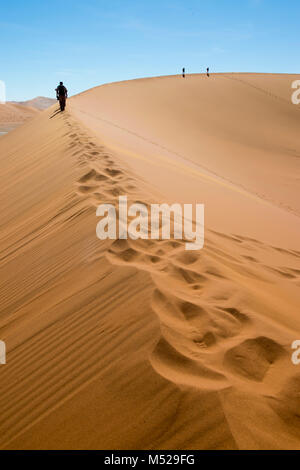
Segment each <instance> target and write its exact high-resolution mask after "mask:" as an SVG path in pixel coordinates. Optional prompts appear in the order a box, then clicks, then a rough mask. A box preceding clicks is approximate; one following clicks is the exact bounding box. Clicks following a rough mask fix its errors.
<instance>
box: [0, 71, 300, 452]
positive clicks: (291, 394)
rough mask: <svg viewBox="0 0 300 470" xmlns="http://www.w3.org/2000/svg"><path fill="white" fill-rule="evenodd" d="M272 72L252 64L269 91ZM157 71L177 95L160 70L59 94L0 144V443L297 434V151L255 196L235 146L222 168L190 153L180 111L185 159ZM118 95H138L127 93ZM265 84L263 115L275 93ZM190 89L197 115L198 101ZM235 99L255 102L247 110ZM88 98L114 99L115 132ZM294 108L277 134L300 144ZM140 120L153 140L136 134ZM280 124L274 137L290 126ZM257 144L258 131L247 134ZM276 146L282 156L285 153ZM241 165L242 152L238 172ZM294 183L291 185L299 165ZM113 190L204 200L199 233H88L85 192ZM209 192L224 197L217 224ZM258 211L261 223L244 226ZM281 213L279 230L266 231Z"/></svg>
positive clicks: (104, 197) (201, 444) (278, 441)
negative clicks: (235, 160) (191, 238)
mask: <svg viewBox="0 0 300 470" xmlns="http://www.w3.org/2000/svg"><path fill="white" fill-rule="evenodd" d="M190 78H191V84H190V86H191V87H192V91H193V93H194V92H195V85H197V87H199V88H201V93H206V92H207V87H209V86H216V83H214V84H213V85H211V83H210V82H209V83H208V82H207V81H204V80H203V77H198V76H196V77H190ZM273 78H274V77H268V76H267V77H260V76H259V77H255V80H262V79H263V80H264V84H266V82H267V84H268V89H269V90H270V93H271V92H272V93H273V89H275V90H276V88H278V86H279V88H280V87H281V85H280V84H278V81H277V79H276V77H275V83H274V82H273ZM248 79H249V80H252V79H253V77H248ZM281 79H283V77H280V83H281ZM216 80H217V78H216ZM231 83H232V81H230V86H231V87H233V89H235V88H234V85H232V84H231ZM284 83H285V82H284ZM286 83H287V82H286ZM165 85H166V86H167V87H168V88H170V89H173V90H176V96H177V95H178V93H179V92H180V90H181V89H180V87H181V86H183V85H182V81H180V82H178V77H169V78H163V79H153V80H144V81H135V82H132V83H131V82H127V83H121V84H114V85H109V86H105V87H100V88H98V89H94V90H91V91H88V92H86V93H83V94H82V95H79V96H78V97H75V98H73V99H72V100H70V107H69V108H68V110H67V111H66V113H64V114H60V113H57V111H56V107H55V106H54V107H52V108H51V109H49V110H47V111H45V112H44V113H43V114H42V115H40V116H39V118H38V119H33V120H32V121H31V122H28V123H26V124H25V125H24V126H22V127H21V128H20V129H18V130H17V131H15V132H14V134H13V135H8V136H6V137H5V139H3V141H2V142H0V149H1V154H3V155H7V157H8V158H5V159H1V170H2V171H1V174H2V175H3V184H2V188H1V193H2V194H1V197H2V200H4V207H3V209H4V210H3V213H4V215H3V219H2V224H3V225H2V230H1V254H0V256H1V274H2V276H1V279H3V282H1V285H0V293H1V313H0V338H1V339H3V340H5V341H6V343H7V346H8V364H9V367H5V368H1V369H0V374H1V384H0V397H1V398H0V409H1V425H0V427H1V438H0V446H1V448H5V449H11V448H14V449H24V448H47V449H49V448H52V449H53V448H54V449H56V448H58V449H59V448H66V447H67V448H73V449H76V448H103V449H109V448H116V449H133V448H143V449H155V448H161V449H167V448H174V449H197V448H199V449H235V448H239V449H249V448H253V449H268V448H272V449H280V448H289V449H293V448H295V449H298V448H299V447H300V444H299V437H298V436H299V413H298V409H299V397H298V394H297V387H298V381H299V380H298V379H299V372H298V370H297V367H295V366H294V365H293V364H292V362H291V349H290V348H291V343H292V341H294V340H295V339H297V338H296V337H297V335H299V331H300V320H299V318H298V315H297V311H298V309H299V305H300V293H299V292H300V291H299V286H300V261H299V260H300V251H299V244H298V240H299V218H298V215H297V210H298V207H297V200H296V198H295V200H293V198H292V191H291V189H289V191H285V190H284V189H282V188H284V183H285V182H286V181H287V175H291V174H292V172H293V171H294V170H295V168H296V163H295V162H294V160H293V159H290V158H288V159H287V161H286V163H285V165H284V166H283V168H282V170H283V171H282V179H280V177H279V175H277V176H276V177H277V180H276V182H278V185H279V186H278V192H277V193H275V192H274V193H273V192H272V191H274V189H272V187H271V186H272V185H271V183H272V180H273V181H274V179H273V176H274V175H273V174H272V171H273V169H272V170H271V175H270V176H269V179H267V181H266V184H265V186H266V188H267V192H268V194H267V199H268V198H269V197H271V196H272V198H273V196H274V198H275V194H276V198H277V199H276V201H275V203H274V204H269V201H268V200H267V201H265V199H264V198H263V194H262V192H263V189H264V186H263V184H262V181H260V182H259V183H257V184H258V186H257V188H255V190H257V192H258V194H257V195H256V197H253V194H252V191H254V188H253V187H251V184H253V183H252V182H251V181H250V184H249V182H248V181H247V180H246V176H245V174H243V173H242V174H241V180H242V183H241V185H242V186H243V191H237V190H236V188H237V186H238V185H239V184H240V183H239V181H238V179H237V173H236V168H235V167H234V165H233V166H232V165H229V167H228V165H227V157H228V159H229V160H230V158H231V156H230V155H227V154H226V155H225V157H224V161H223V160H220V156H219V155H216V159H218V160H219V163H220V165H219V168H218V172H217V173H218V174H216V172H215V167H214V165H215V161H214V160H209V159H207V160H206V161H203V162H202V161H201V160H200V161H199V156H198V157H197V158H198V161H197V160H196V154H197V151H196V150H193V148H194V149H197V145H199V142H200V145H203V142H202V140H201V139H199V138H197V140H196V142H194V143H193V142H192V136H191V134H190V130H189V121H188V122H187V123H186V124H187V127H186V128H184V127H183V128H182V130H181V132H182V134H186V135H187V136H188V137H187V138H186V139H187V141H186V143H187V146H188V150H189V155H190V156H191V157H192V159H194V162H192V163H195V164H196V165H197V164H200V165H202V163H203V165H204V166H205V171H203V170H202V171H201V172H199V171H198V170H197V171H194V167H193V165H192V164H191V163H189V162H187V161H184V160H183V159H182V158H181V150H180V149H179V153H178V154H176V155H174V154H173V153H171V152H170V151H168V150H166V149H167V148H168V147H169V144H170V142H169V141H168V139H169V138H170V136H174V139H175V143H173V145H175V146H176V145H177V144H178V145H180V142H179V140H178V138H177V137H176V136H175V134H174V126H176V125H179V124H178V123H179V122H180V123H181V126H183V125H184V123H185V120H184V118H186V116H187V115H185V110H184V108H183V110H182V113H183V115H181V116H180V117H178V115H177V114H175V118H176V119H175V120H174V119H173V120H172V119H171V118H170V119H171V121H169V120H167V117H166V116H165V115H164V113H165V112H166V110H165V108H164V107H162V110H161V113H162V118H161V119H162V120H164V121H165V122H166V126H165V129H162V130H160V131H159V130H158V128H159V126H160V125H161V123H160V122H158V123H157V122H156V120H157V108H156V106H157V103H158V101H159V100H158V99H157V94H158V97H159V99H161V94H165V92H166V88H165ZM186 85H187V82H185V84H184V86H186ZM217 85H218V84H217ZM253 85H255V87H256V85H257V84H256V83H254V84H253ZM244 86H245V85H244V84H242V90H244ZM127 87H129V90H128V89H127ZM250 88H251V89H252V88H253V87H250ZM107 90H109V92H108V96H106V91H107ZM110 90H112V91H113V93H114V96H113V97H112V94H111V91H110ZM134 90H136V93H137V96H135V95H133V91H134ZM246 90H247V87H246ZM253 90H254V91H253V92H254V93H259V94H261V91H257V90H256V89H255V88H253ZM280 90H281V94H282V96H283V97H284V93H283V91H284V88H280ZM215 91H216V90H215ZM127 93H129V95H127ZM144 93H147V94H149V95H150V96H151V99H152V102H153V104H152V107H153V108H151V105H150V103H146V104H147V105H148V106H149V108H147V109H148V111H149V113H148V114H147V116H146V118H147V119H148V120H149V119H150V117H151V116H152V121H151V123H150V124H151V125H150V124H149V123H144V122H143V121H141V120H140V118H141V114H140V113H141V110H140V102H141V101H140V97H141V96H143V97H144V100H145V94H144ZM184 93H187V91H186V90H185V91H184ZM188 93H190V92H188ZM226 93H228V90H227V92H226ZM239 93H244V92H243V91H241V90H239ZM276 93H277V94H278V90H277V91H276ZM128 96H130V97H131V98H130V99H131V101H132V108H131V109H130V108H129V107H128V106H125V104H126V100H127V99H128ZM133 96H134V98H133ZM264 96H265V97H266V98H265V101H264V102H263V106H264V107H265V108H266V110H265V115H266V116H269V115H270V113H271V112H272V113H273V111H274V110H273V101H272V99H273V98H272V96H271V95H270V96H269V95H266V94H264ZM270 97H271V98H270ZM173 98H174V99H175V97H174V95H173ZM244 98H245V99H249V96H248V95H247V93H246V94H245V96H244ZM252 98H253V97H252V91H251V93H250V99H252ZM185 99H186V96H185ZM260 99H261V98H260ZM260 99H259V100H258V101H259V102H260ZM269 99H271V104H270V106H271V111H269V110H268V107H269ZM106 100H107V101H106ZM167 100H170V96H169V95H168V96H167ZM233 100H234V99H233ZM278 101H279V102H280V100H278ZM213 103H214V102H212V103H211V106H212V105H213ZM108 104H109V106H110V107H109V108H108V107H106V106H108ZM143 104H144V106H145V101H144V102H143ZM187 104H188V105H189V106H190V108H189V112H188V114H191V115H192V121H194V120H195V119H196V120H198V121H197V122H198V125H199V119H200V122H202V117H201V116H200V118H199V116H198V117H197V116H195V114H193V113H195V109H194V108H193V105H192V104H191V102H189V101H187ZM121 105H122V106H121ZM181 105H182V103H181ZM120 106H121V110H120V109H119V108H120ZM224 106H225V105H224ZM280 106H281V104H280ZM282 106H284V107H285V106H287V103H284V104H282ZM289 106H290V108H289V109H290V114H289V117H288V121H289V122H294V120H295V119H298V118H296V117H295V116H296V113H297V112H298V111H294V109H293V107H292V105H289ZM83 108H85V110H84V111H83ZM124 110H126V113H124ZM85 111H87V114H86V113H85ZM280 111H281V108H280V109H279V110H278V109H277V114H276V115H275V118H274V119H275V123H276V120H277V121H278V122H277V124H276V125H277V126H278V127H280V125H282V122H281V121H280V118H279V117H278V113H280ZM197 112H198V108H197ZM201 112H202V111H201ZM220 112H221V114H222V113H225V109H221V110H220ZM244 112H245V113H246V115H247V116H248V117H249V113H250V117H251V116H252V109H250V111H249V110H248V111H244ZM99 113H101V116H102V114H103V113H107V119H108V120H111V119H112V121H113V122H114V124H115V127H114V129H118V130H114V131H113V133H112V131H108V127H106V125H105V124H103V120H102V118H101V119H99ZM114 113H115V115H114ZM118 113H119V114H118ZM117 114H118V115H117ZM124 114H126V115H125V116H124V120H126V121H127V124H126V126H127V128H128V127H129V128H130V129H131V130H132V133H135V134H137V136H135V137H133V140H131V138H130V139H128V133H127V134H125V133H124V132H123V130H122V129H120V127H123V122H122V119H123V115H124ZM116 115H117V116H116ZM233 117H234V118H236V115H235V113H233V116H232V115H231V118H233ZM146 118H145V119H146ZM175 121H176V122H175ZM170 122H171V124H169V123H170ZM296 124H298V121H296ZM296 124H295V126H293V128H292V130H291V131H289V132H290V133H289V134H288V136H287V137H286V141H287V142H288V143H291V142H293V145H296V136H294V134H293V132H296V130H297V125H296ZM238 125H239V124H238V122H236V126H237V128H238V129H239V130H240V132H241V134H242V133H243V131H244V130H243V129H240V128H239V127H238ZM103 126H104V127H103ZM169 126H170V127H169ZM142 127H143V129H141V128H142ZM37 128H38V129H39V133H38V134H37V133H36V132H35V130H36V129H37ZM146 131H147V132H146ZM156 132H157V134H156ZM199 132H201V137H203V136H204V134H205V133H204V131H203V130H199ZM218 132H219V131H216V142H215V143H214V150H216V149H218V148H219V145H220V143H219V142H218ZM228 132H229V131H228ZM248 132H249V135H250V131H249V130H248ZM147 133H148V134H147ZM140 135H142V136H145V135H147V141H151V140H152V139H153V141H155V142H157V143H158V144H159V145H160V151H159V152H156V151H155V150H154V149H153V146H151V145H150V146H149V145H148V142H146V141H145V140H144V141H143V143H141V139H140ZM255 138H256V134H254V135H253V139H254V140H255ZM210 139H211V138H210V137H209V138H208V137H207V140H206V145H207V146H208V147H209V145H208V142H209V143H211V140H210ZM226 139H227V140H228V139H229V134H227V136H226ZM276 139H277V140H276V142H275V144H276V145H277V144H278V145H279V140H280V139H282V140H284V137H280V138H279V137H278V136H276ZM220 140H221V143H222V144H224V140H223V137H221V138H220ZM20 141H22V143H23V144H22V146H20V145H19V143H18V142H20ZM260 143H261V136H260V135H259V136H258V137H257V141H256V143H255V145H253V146H252V148H254V147H255V146H256V147H259V145H260ZM171 144H172V142H171ZM275 144H273V145H275ZM269 145H270V141H269V140H268V139H267V144H265V145H264V146H263V149H261V150H260V151H259V155H260V156H261V157H263V156H264V153H263V152H264V151H265V152H266V153H267V157H265V158H266V161H265V162H263V163H262V166H263V165H266V167H267V163H268V161H269V160H268V159H269V153H270V150H269ZM225 148H226V150H227V151H228V148H229V147H225ZM230 148H232V149H236V147H235V146H234V145H233V146H232V147H230ZM239 148H240V147H239ZM164 149H165V150H164ZM163 150H164V152H163V153H161V152H162V151H163ZM298 150H300V149H299V148H298V147H296V148H295V152H297V151H298ZM198 151H199V148H198ZM193 152H194V153H193ZM184 153H186V152H184ZM279 153H280V152H279ZM247 155H248V154H247ZM204 160H205V158H204ZM280 162H282V155H281V157H280V158H279V159H278V161H277V163H276V165H278V168H279V163H280ZM256 163H257V162H256ZM247 164H248V161H247V159H245V166H246V169H247V170H248V168H247ZM251 165H252V163H251V162H250V164H249V167H251ZM158 167H159V168H160V174H159V175H157V168H158ZM197 168H198V167H197ZM239 168H240V167H239ZM225 169H226V171H225ZM223 170H224V173H222V171H223ZM154 175H155V177H154ZM291 181H292V188H293V189H295V188H297V184H296V181H294V176H293V177H292V180H291ZM178 182H180V184H179V183H178ZM163 183H164V184H163ZM174 185H175V187H174ZM176 185H177V186H176ZM179 188H180V192H179ZM281 189H282V192H281V191H280V190H281ZM248 190H249V191H248ZM122 194H126V195H127V196H128V200H129V204H130V203H133V202H142V203H144V204H146V205H149V204H151V203H153V202H169V201H173V200H174V197H175V196H176V197H177V200H179V201H180V202H193V201H194V200H197V201H198V202H205V203H206V205H207V206H208V208H207V209H206V210H207V212H209V211H210V210H211V211H212V212H213V214H212V215H211V216H208V218H207V222H206V238H205V248H204V249H203V250H202V251H199V252H187V251H186V250H185V249H184V241H178V240H165V241H160V240H138V241H133V240H130V239H129V240H116V241H109V240H107V241H102V242H101V241H99V240H98V239H97V238H96V234H95V228H96V223H97V218H96V216H95V211H96V207H97V206H98V204H100V203H113V204H116V203H117V200H118V197H119V195H122ZM295 194H297V193H295ZM295 194H294V197H295ZM199 197H201V200H200V201H199ZM220 199H222V200H223V201H225V205H226V204H227V205H228V206H230V204H232V213H228V220H226V223H225V222H224V218H223V216H222V211H223V210H224V207H223V206H221V207H220V205H218V201H219V200H220ZM261 199H263V204H262V203H261ZM265 202H267V203H265ZM290 205H291V209H292V210H290ZM216 206H217V208H216ZM237 214H238V216H239V218H240V220H238V221H237V220H236V219H237ZM275 216H276V224H275V223H274V221H273V218H274V217H275ZM253 220H256V221H261V222H262V223H261V225H260V224H259V223H257V225H255V226H253ZM278 224H279V225H280V226H281V227H285V230H284V231H283V233H279V234H278V233H272V232H273V231H274V227H278ZM221 225H222V226H223V228H222V227H221V228H222V229H220V226H221ZM239 227H240V230H239ZM267 227H268V228H269V231H270V232H271V233H269V231H267V233H266V228H267ZM245 233H246V234H247V235H245Z"/></svg>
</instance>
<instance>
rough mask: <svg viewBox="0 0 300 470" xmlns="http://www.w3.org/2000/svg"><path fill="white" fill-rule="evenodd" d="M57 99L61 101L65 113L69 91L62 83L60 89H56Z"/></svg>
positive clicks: (61, 108) (61, 107)
mask: <svg viewBox="0 0 300 470" xmlns="http://www.w3.org/2000/svg"><path fill="white" fill-rule="evenodd" d="M55 91H56V98H57V100H58V101H59V105H60V110H61V111H64V110H65V107H66V99H67V98H68V90H67V89H66V87H65V86H64V84H63V82H60V83H59V85H58V87H57V88H55Z"/></svg>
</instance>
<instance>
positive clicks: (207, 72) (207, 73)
mask: <svg viewBox="0 0 300 470" xmlns="http://www.w3.org/2000/svg"><path fill="white" fill-rule="evenodd" d="M206 75H207V76H208V77H209V67H207V69H206Z"/></svg>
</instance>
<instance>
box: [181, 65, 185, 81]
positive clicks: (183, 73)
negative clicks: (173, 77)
mask: <svg viewBox="0 0 300 470" xmlns="http://www.w3.org/2000/svg"><path fill="white" fill-rule="evenodd" d="M184 77H185V68H184V67H183V69H182V78H184Z"/></svg>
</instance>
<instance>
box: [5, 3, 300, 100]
mask: <svg viewBox="0 0 300 470" xmlns="http://www.w3.org/2000/svg"><path fill="white" fill-rule="evenodd" d="M299 18H300V3H299V0H297V1H296V0H288V1H285V0H206V1H204V0H172V1H171V0H147V1H146V0H85V1H83V0H81V1H79V0H63V1H58V0H52V1H50V0H26V1H24V0H17V1H14V0H11V1H7V2H1V14H0V44H1V62H0V80H4V81H5V83H6V87H7V99H8V100H23V99H24V100H25V99H30V98H33V97H35V96H38V95H43V96H53V95H54V88H55V86H56V84H57V83H58V81H59V80H63V81H64V82H65V84H66V85H67V87H68V89H69V91H70V94H76V93H79V92H80V91H83V90H85V89H88V88H91V87H93V86H97V85H100V84H103V83H107V82H112V81H118V80H127V79H132V78H139V77H145V76H157V75H169V74H174V73H178V72H179V71H180V70H181V68H182V67H183V66H185V67H186V71H187V72H203V71H204V69H205V68H206V66H209V67H210V68H211V71H216V72H278V73H299V72H300V61H299V51H300V35H299Z"/></svg>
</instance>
